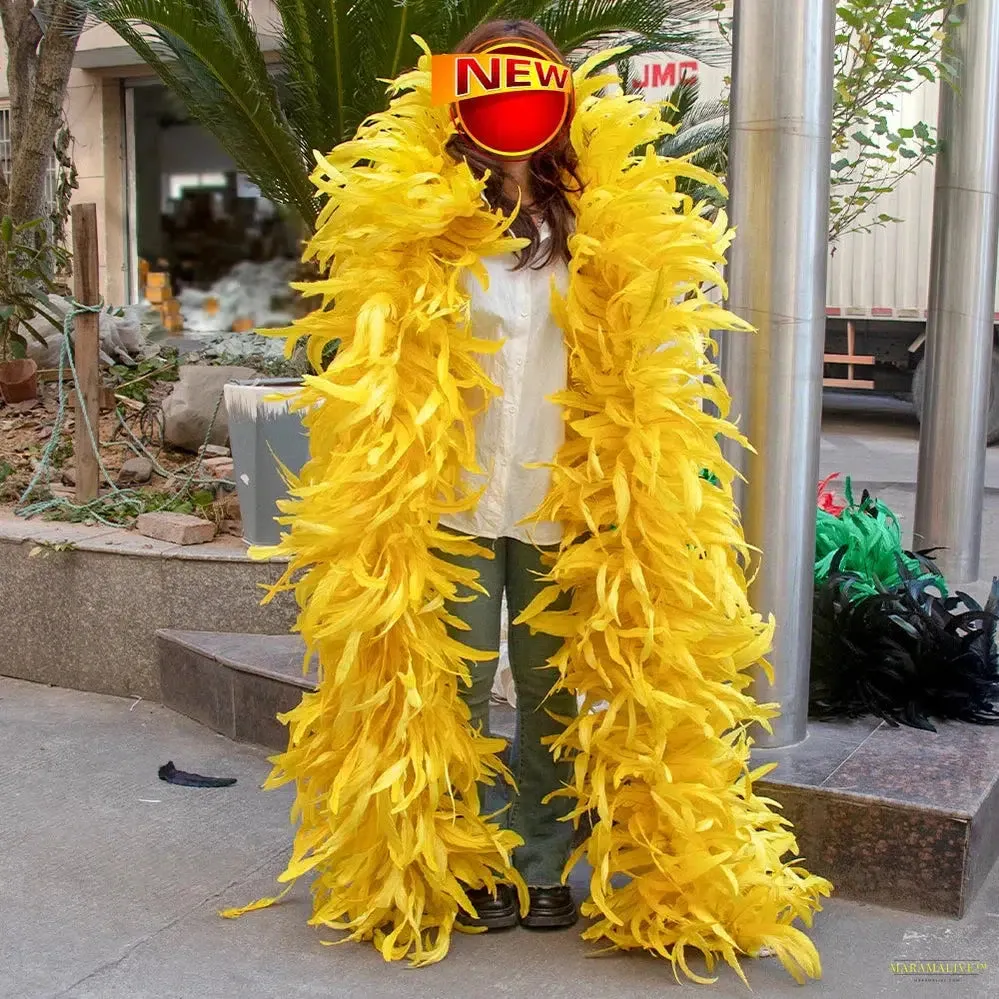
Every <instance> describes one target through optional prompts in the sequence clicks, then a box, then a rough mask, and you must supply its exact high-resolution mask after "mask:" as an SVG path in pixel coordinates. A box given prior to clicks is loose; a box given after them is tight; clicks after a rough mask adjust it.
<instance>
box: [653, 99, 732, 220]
mask: <svg viewBox="0 0 999 999" xmlns="http://www.w3.org/2000/svg"><path fill="white" fill-rule="evenodd" d="M699 92H700V91H699V85H698V83H697V81H696V80H682V81H681V82H680V83H679V84H678V85H677V86H676V87H675V88H674V89H673V91H672V92H671V93H670V95H669V96H668V97H667V98H666V104H665V106H664V107H663V112H662V117H663V121H665V122H666V123H667V124H669V125H672V126H673V128H674V129H675V130H676V131H675V132H674V133H673V134H672V135H667V136H665V137H664V138H662V139H660V140H659V142H658V143H657V145H656V149H657V151H658V152H659V154H660V155H661V156H671V157H675V158H678V159H679V158H686V159H689V160H690V162H691V163H693V164H694V165H695V166H699V167H702V168H703V169H705V170H710V171H711V173H713V174H716V175H717V176H719V177H724V176H725V174H726V172H727V170H728V105H727V104H726V103H725V102H724V101H702V100H700V99H699ZM677 187H678V188H679V189H680V190H681V191H683V192H684V193H685V194H689V195H690V196H691V197H692V198H693V199H694V200H695V201H707V202H709V203H711V204H713V205H715V206H717V207H721V205H722V204H723V203H724V198H723V196H722V194H721V193H720V192H719V191H718V190H717V188H714V187H710V186H708V185H706V184H697V183H695V182H693V181H689V180H686V179H682V180H681V181H680V182H679V183H678V184H677Z"/></svg>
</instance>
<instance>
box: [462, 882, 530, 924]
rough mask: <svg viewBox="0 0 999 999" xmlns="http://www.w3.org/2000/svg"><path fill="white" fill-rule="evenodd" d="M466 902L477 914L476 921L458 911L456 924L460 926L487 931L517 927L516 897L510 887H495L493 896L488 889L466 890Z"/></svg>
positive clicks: (463, 912) (502, 885) (517, 910)
mask: <svg viewBox="0 0 999 999" xmlns="http://www.w3.org/2000/svg"><path fill="white" fill-rule="evenodd" d="M465 894H466V895H468V900H469V901H470V902H471V903H472V905H473V906H474V907H475V911H476V912H477V913H478V914H479V915H478V918H477V919H476V918H475V917H473V916H470V915H469V914H468V913H467V912H465V911H463V910H459V912H458V923H459V924H460V925H461V926H483V927H485V928H486V929H487V930H506V929H509V928H510V927H511V926H516V925H517V919H518V917H519V915H520V912H519V907H518V905H517V896H516V893H515V892H514V891H513V889H512V888H511V887H510V885H507V884H500V885H497V886H496V894H495V895H493V894H492V893H491V892H490V891H489V889H488V888H471V889H466V891H465Z"/></svg>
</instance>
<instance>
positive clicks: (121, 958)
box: [0, 680, 999, 999]
mask: <svg viewBox="0 0 999 999" xmlns="http://www.w3.org/2000/svg"><path fill="white" fill-rule="evenodd" d="M168 759H172V760H173V761H174V762H175V763H176V765H177V766H178V767H180V768H186V769H190V770H195V771H198V772H201V773H210V774H228V775H232V776H235V777H237V778H238V780H239V782H238V783H237V784H236V786H235V787H232V788H227V789H223V790H194V789H188V788H182V787H174V786H173V785H169V784H164V783H162V782H161V781H159V780H158V779H157V776H156V773H157V769H158V767H159V766H160V764H162V763H165V762H166V761H167V760H168ZM267 769H268V767H267V763H266V760H265V759H264V756H263V753H262V752H260V751H258V750H255V749H253V748H248V747H244V746H237V745H234V744H232V743H230V742H228V741H227V740H225V739H223V738H222V737H220V736H216V735H213V734H212V733H210V732H208V731H206V730H205V729H203V728H201V727H200V726H198V725H196V724H194V723H193V722H190V721H187V720H186V719H183V718H180V717H179V716H177V715H174V714H173V713H172V712H170V711H169V710H167V709H165V708H162V707H159V706H158V705H153V704H148V703H146V702H144V701H140V702H138V703H135V702H132V701H129V700H123V699H118V698H112V697H107V696H104V695H99V694H81V693H77V692H73V691H67V690H59V689H55V688H49V687H42V686H36V685H32V684H28V683H24V682H22V681H19V680H0V802H2V807H0V885H2V886H3V889H2V892H0V996H3V997H4V999H57V997H58V999H257V997H260V999H265V997H272V996H273V997H275V999H278V997H280V999H305V997H313V996H315V997H336V999H339V997H351V999H353V997H358V999H390V997H392V999H397V997H403V999H407V997H412V999H416V997H421V999H422V997H426V999H480V997H481V999H486V997H490V999H492V997H497V996H517V997H525V996H526V997H534V996H538V995H543V996H545V999H590V997H592V999H598V997H599V999H618V997H620V999H625V997H629V999H630V997H637V996H656V995H673V994H677V992H676V989H677V985H676V983H675V982H674V979H673V976H672V973H671V970H670V968H669V967H668V966H667V965H666V964H665V963H663V962H662V961H658V960H655V959H653V958H651V957H647V956H645V955H642V954H619V955H611V956H605V957H597V958H594V957H593V956H592V948H590V947H588V946H587V945H585V944H584V943H583V942H582V941H581V940H580V939H579V937H578V935H577V934H576V933H574V932H569V933H558V934H554V935H537V934H531V933H528V932H526V931H523V930H514V931H510V932H508V933H504V934H496V935H488V936H484V937H458V938H457V939H456V941H455V944H454V947H453V949H452V953H451V955H450V956H449V957H448V959H447V960H446V961H445V962H443V963H442V964H440V965H436V966H434V967H430V968H425V969H421V970H411V969H408V968H406V967H403V966H397V965H387V964H385V963H384V962H383V961H382V959H381V958H380V956H379V955H378V954H377V953H376V952H375V950H374V949H373V948H372V947H370V946H368V945H358V944H346V945H344V946H342V947H324V946H322V945H321V942H320V941H321V940H323V939H324V938H325V939H329V938H330V936H331V934H322V933H319V932H317V931H316V930H313V929H311V928H309V927H308V926H306V919H307V918H308V897H307V893H306V890H305V888H304V887H303V888H301V889H300V890H296V891H295V893H294V894H293V895H292V896H291V897H290V900H289V901H288V902H287V903H286V904H284V905H281V906H280V907H278V908H274V909H271V910H266V911H263V912H257V913H251V914H249V915H247V916H245V917H243V918H242V919H239V920H236V921H227V920H222V919H220V918H219V917H218V916H217V915H216V911H217V909H218V908H220V907H222V906H226V905H237V904H242V903H244V902H247V901H250V900H252V899H254V898H257V897H259V896H260V895H262V894H271V893H273V887H274V885H273V878H274V876H275V875H276V874H277V873H278V872H279V871H280V869H281V865H282V861H283V859H284V856H285V851H286V850H287V847H288V844H289V827H288V824H287V822H288V806H289V804H290V797H289V795H288V794H287V793H284V792H281V791H276V792H275V791H272V792H263V791H261V790H259V785H260V783H261V781H262V780H263V778H264V776H265V775H266V773H267ZM926 876H927V877H932V876H933V872H932V871H927V872H926ZM584 879H585V876H584ZM576 885H577V887H581V881H580V880H579V879H577V881H576ZM814 939H815V941H816V943H817V945H818V947H819V949H820V952H821V954H822V959H823V963H824V977H823V979H822V980H821V981H819V982H817V983H812V984H811V985H810V986H809V992H810V993H811V994H813V995H820V996H835V997H844V999H845V997H854V996H860V997H868V996H869V997H880V996H896V995H898V996H901V995H903V994H908V993H911V994H914V995H917V996H948V997H949V996H955V997H965V996H985V995H989V994H991V995H996V994H999V871H997V872H996V874H994V876H993V877H992V879H991V880H990V882H989V884H988V885H987V887H986V889H985V890H984V892H983V893H982V894H981V896H980V897H979V899H978V901H977V903H976V904H975V906H974V910H973V911H972V913H971V914H970V915H968V916H967V917H966V918H964V919H963V920H960V921H956V920H949V919H942V918H928V917H921V916H915V915H907V914H903V913H897V912H889V911H887V910H882V909H878V908H875V907H872V906H866V905H858V904H854V903H851V902H847V901H843V900H840V899H835V898H834V899H832V900H830V901H829V902H828V903H827V906H826V908H825V910H824V911H823V912H821V913H820V914H819V916H818V918H817V921H816V926H815V930H814ZM899 960H903V961H919V960H937V961H942V960H949V961H957V960H969V961H984V962H986V964H987V966H988V968H987V970H986V971H985V973H983V974H981V975H979V976H977V977H974V978H949V979H944V980H932V981H927V982H922V981H914V980H913V979H911V978H904V979H903V978H900V977H898V976H896V975H893V973H892V970H891V967H890V965H891V962H893V961H899ZM747 970H748V974H749V978H750V981H751V983H752V986H753V989H754V991H755V993H756V994H757V995H761V996H764V997H767V999H770V997H774V999H778V997H781V996H790V995H792V994H799V995H800V994H804V993H802V992H800V990H799V989H798V986H796V985H795V984H794V982H793V981H792V980H791V979H790V978H788V977H787V976H786V975H785V973H784V972H783V970H782V969H781V968H780V967H779V965H778V964H777V963H776V962H775V961H774V960H772V959H770V960H768V959H765V960H760V961H755V962H747ZM692 987H693V986H692ZM712 994H713V995H716V996H726V997H728V996H744V995H746V994H747V992H746V989H745V987H744V986H743V985H742V984H741V983H740V982H739V981H738V980H737V979H736V978H735V977H734V976H733V975H732V974H731V973H730V972H729V971H728V970H727V969H725V970H723V972H722V974H721V978H720V981H719V983H718V984H717V985H716V986H714V987H713V989H712Z"/></svg>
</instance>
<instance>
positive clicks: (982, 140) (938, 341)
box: [913, 0, 999, 583]
mask: <svg viewBox="0 0 999 999" xmlns="http://www.w3.org/2000/svg"><path fill="white" fill-rule="evenodd" d="M962 10H963V15H964V19H963V21H962V23H961V24H959V25H958V26H957V27H956V30H955V31H954V32H953V34H952V36H951V37H952V40H953V42H954V43H955V48H956V50H957V56H958V58H959V60H960V70H959V71H958V80H957V86H956V88H953V87H949V86H946V85H941V88H940V116H939V124H938V133H939V140H940V144H941V147H940V152H939V153H938V154H937V163H936V187H935V191H934V201H933V244H932V249H931V253H930V299H929V311H928V319H927V323H926V404H925V409H924V415H923V423H922V429H921V432H920V435H919V474H918V477H917V480H916V517H915V530H914V532H913V535H914V538H913V543H914V546H915V547H916V548H934V547H941V548H944V549H946V550H945V551H943V552H942V553H941V555H940V567H941V569H942V570H943V572H944V574H945V575H946V576H947V577H948V578H949V579H950V580H952V581H953V582H956V583H969V582H973V581H974V580H976V579H977V578H978V569H979V557H980V554H981V541H982V502H983V498H984V492H985V447H986V443H985V438H986V421H987V416H988V408H989V381H990V376H991V368H992V326H993V311H994V301H995V285H996V243H997V240H999V228H997V226H999V212H997V207H999V200H997V195H999V3H996V2H995V0H968V3H967V4H966V5H965V6H964V7H963V9H962Z"/></svg>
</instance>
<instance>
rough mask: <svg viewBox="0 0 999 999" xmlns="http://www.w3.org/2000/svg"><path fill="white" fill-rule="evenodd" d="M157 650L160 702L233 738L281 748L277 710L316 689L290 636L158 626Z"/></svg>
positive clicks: (298, 641)
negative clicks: (161, 697)
mask: <svg viewBox="0 0 999 999" xmlns="http://www.w3.org/2000/svg"><path fill="white" fill-rule="evenodd" d="M156 653H157V659H158V662H159V670H160V683H161V687H162V691H163V703H164V704H165V705H166V706H167V707H169V708H173V710H174V711H177V712H179V713H180V714H182V715H186V716H187V717H188V718H193V719H194V720H195V721H198V722H201V724H202V725H207V726H208V727H209V728H211V729H214V730H215V731H216V732H221V733H222V734H223V735H226V736H228V737H229V738H230V739H233V740H235V741H236V742H253V743H256V744H257V745H260V746H266V747H267V748H268V749H275V750H280V749H284V748H285V747H286V746H287V743H288V736H287V730H286V729H285V727H284V726H283V725H282V724H281V723H280V722H279V721H278V720H277V717H276V716H277V715H278V714H280V713H282V712H285V711H290V710H291V709H292V708H293V707H295V705H296V704H298V702H299V701H300V700H301V698H302V694H303V693H304V692H305V691H307V690H315V689H316V675H315V669H312V670H310V671H309V672H308V673H304V674H303V671H302V666H303V662H304V659H305V646H304V644H303V643H302V640H301V639H300V638H299V637H298V636H297V635H245V634H230V633H226V632H214V631H172V630H162V631H158V632H157V633H156Z"/></svg>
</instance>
